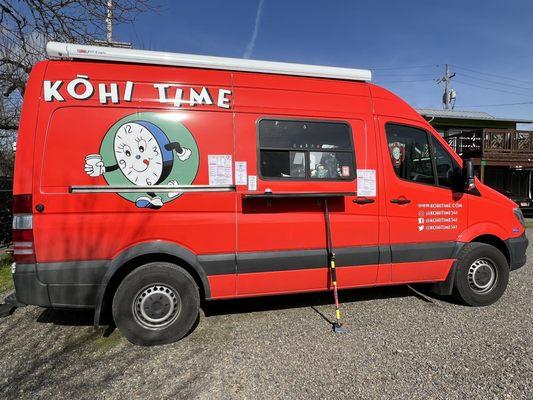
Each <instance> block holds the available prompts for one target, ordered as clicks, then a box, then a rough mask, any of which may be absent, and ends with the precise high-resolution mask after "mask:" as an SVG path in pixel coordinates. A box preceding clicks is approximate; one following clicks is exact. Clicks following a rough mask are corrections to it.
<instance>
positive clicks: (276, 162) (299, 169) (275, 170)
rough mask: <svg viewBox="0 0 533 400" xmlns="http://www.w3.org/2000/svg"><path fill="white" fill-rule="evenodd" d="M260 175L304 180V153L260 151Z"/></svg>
mask: <svg viewBox="0 0 533 400" xmlns="http://www.w3.org/2000/svg"><path fill="white" fill-rule="evenodd" d="M261 175H263V176H272V177H278V178H305V153H303V152H296V151H272V150H262V151H261Z"/></svg>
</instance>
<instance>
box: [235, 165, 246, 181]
mask: <svg viewBox="0 0 533 400" xmlns="http://www.w3.org/2000/svg"><path fill="white" fill-rule="evenodd" d="M246 183H247V174H246V161H235V184H236V185H246Z"/></svg>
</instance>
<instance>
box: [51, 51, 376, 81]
mask: <svg viewBox="0 0 533 400" xmlns="http://www.w3.org/2000/svg"><path fill="white" fill-rule="evenodd" d="M46 52H47V54H48V56H49V57H51V58H61V59H72V58H77V59H84V60H101V61H118V62H129V63H139V64H152V65H170V66H179V67H193V68H208V69H220V70H228V71H245V72H259V73H267V74H279V75H295V76H311V77H319V78H332V79H343V80H351V81H364V82H367V81H370V80H371V78H372V74H371V72H370V71H369V70H365V69H352V68H339V67H328V66H322V65H308V64H293V63H282V62H273V61H260V60H248V59H243V58H229V57H212V56H202V55H195V54H182V53H167V52H162V51H148V50H133V49H125V48H116V47H103V46H89V45H80V44H71V43H59V42H48V43H47V45H46Z"/></svg>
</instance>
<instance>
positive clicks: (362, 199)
mask: <svg viewBox="0 0 533 400" xmlns="http://www.w3.org/2000/svg"><path fill="white" fill-rule="evenodd" d="M352 201H353V202H354V203H356V204H370V203H373V202H374V201H375V200H374V199H369V198H367V197H358V198H357V199H353V200H352Z"/></svg>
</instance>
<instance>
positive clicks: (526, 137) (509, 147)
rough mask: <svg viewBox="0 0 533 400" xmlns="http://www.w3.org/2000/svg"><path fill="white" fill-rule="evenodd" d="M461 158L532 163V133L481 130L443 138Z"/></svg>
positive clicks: (510, 130) (508, 130) (507, 130)
mask: <svg viewBox="0 0 533 400" xmlns="http://www.w3.org/2000/svg"><path fill="white" fill-rule="evenodd" d="M444 139H445V140H446V141H448V143H449V144H450V146H451V147H452V148H453V149H454V150H455V151H456V152H457V153H458V154H459V155H461V156H462V157H465V158H466V157H476V158H482V159H485V160H505V161H533V131H519V130H512V129H483V131H478V132H466V133H459V134H456V135H451V136H447V137H445V138H444Z"/></svg>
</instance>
